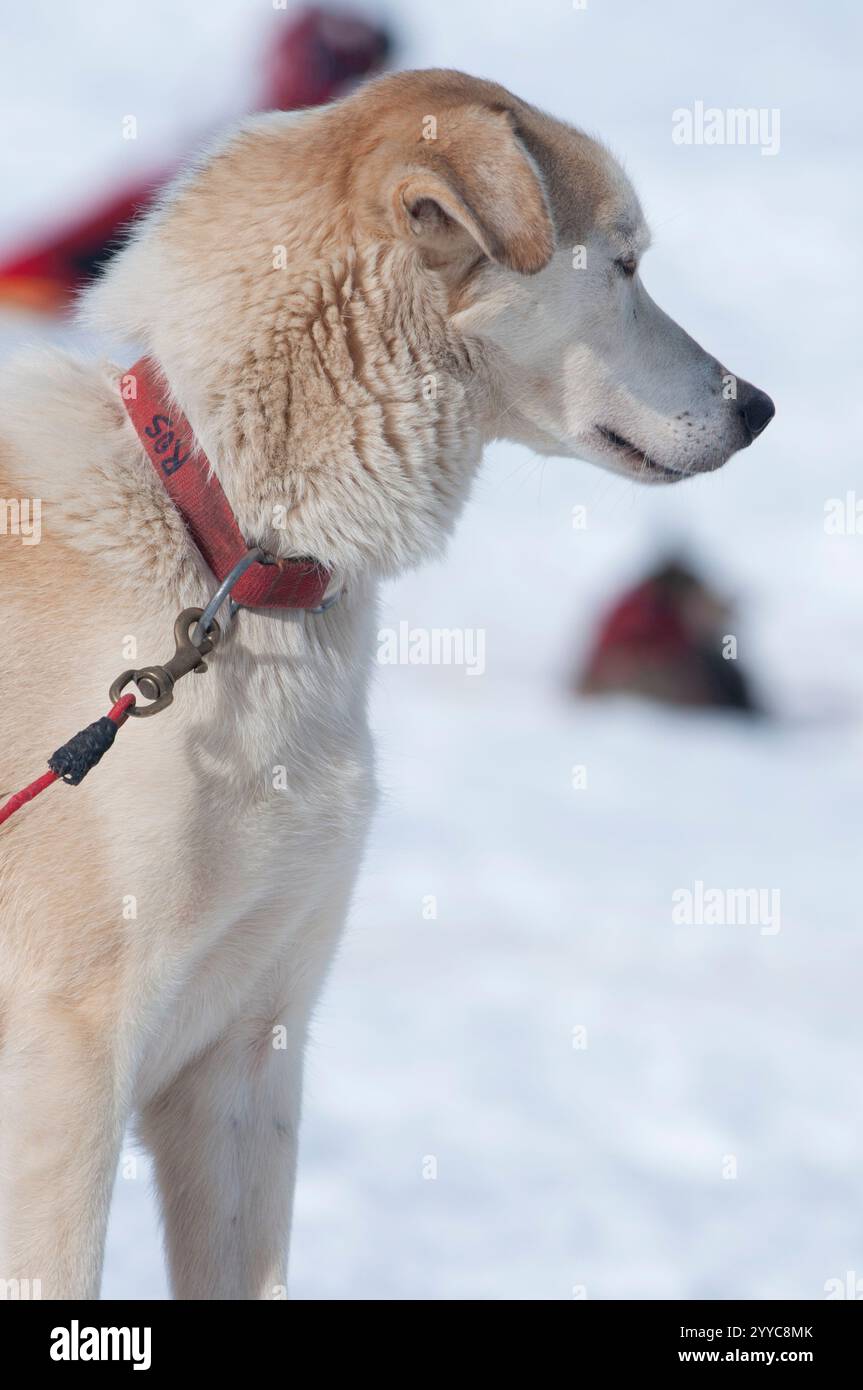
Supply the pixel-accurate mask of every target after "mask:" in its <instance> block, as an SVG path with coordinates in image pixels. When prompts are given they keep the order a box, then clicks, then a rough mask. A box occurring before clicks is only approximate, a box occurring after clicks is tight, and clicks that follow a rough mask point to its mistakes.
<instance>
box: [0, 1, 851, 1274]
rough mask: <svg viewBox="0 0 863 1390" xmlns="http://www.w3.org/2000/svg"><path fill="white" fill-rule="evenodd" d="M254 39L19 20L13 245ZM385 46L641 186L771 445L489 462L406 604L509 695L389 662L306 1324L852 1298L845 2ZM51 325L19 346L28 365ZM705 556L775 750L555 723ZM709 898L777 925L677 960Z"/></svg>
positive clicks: (8, 106) (45, 7)
mask: <svg viewBox="0 0 863 1390" xmlns="http://www.w3.org/2000/svg"><path fill="white" fill-rule="evenodd" d="M825 9H826V7H825ZM267 10H268V7H267V6H263V7H262V6H260V5H259V4H257V3H254V0H209V3H208V4H207V5H206V6H203V7H202V6H187V7H183V8H182V9H179V8H178V7H176V6H174V5H173V4H168V3H167V0H147V2H146V3H144V0H126V3H124V5H123V6H121V7H117V6H116V5H114V4H110V3H107V0H105V3H103V0H88V3H86V4H84V3H83V0H81V2H80V3H77V4H70V5H68V6H66V7H64V9H63V10H62V11H58V10H57V9H56V7H54V6H53V5H49V4H48V3H47V0H40V2H39V3H33V4H31V5H29V6H27V7H21V8H20V9H17V10H16V11H15V12H14V13H13V14H11V15H10V14H7V15H5V16H4V29H5V39H6V42H5V47H4V57H5V60H6V61H5V64H4V68H6V69H8V70H4V71H3V72H0V110H2V117H3V125H4V127H5V128H6V129H7V132H8V134H9V138H7V140H5V141H4V142H3V148H2V152H0V160H2V163H0V170H2V175H3V178H2V186H3V189H4V194H5V203H6V204H7V205H6V206H4V207H3V208H2V209H0V239H2V240H3V241H5V242H6V243H9V242H11V241H12V240H13V239H14V237H15V236H16V235H17V234H18V233H19V232H20V231H21V230H22V229H23V228H25V227H26V226H27V225H28V223H30V222H31V221H33V220H36V221H38V220H39V219H40V218H42V217H44V216H45V215H47V214H48V213H49V212H50V211H51V210H53V209H54V208H55V207H56V206H58V205H59V204H61V203H63V202H69V201H70V200H73V199H74V198H76V197H82V198H83V197H84V196H85V195H87V194H89V193H90V192H91V191H92V190H93V188H94V187H97V186H99V185H100V184H101V183H103V182H105V183H106V182H108V181H109V180H111V179H113V178H117V177H119V176H120V173H121V172H126V171H128V162H129V161H134V162H135V164H136V167H137V168H141V167H147V166H149V165H152V166H154V167H159V166H160V165H161V164H162V162H163V161H164V159H165V158H166V157H170V155H171V154H172V153H173V152H174V151H175V150H177V149H179V148H181V147H182V145H183V143H184V142H185V140H186V139H188V138H189V136H190V135H192V134H193V133H194V132H196V131H197V130H205V129H206V128H207V127H208V126H209V125H210V124H211V123H212V121H213V120H215V119H218V118H219V117H220V116H221V115H224V114H230V112H232V111H233V110H237V109H239V108H240V107H241V106H242V103H243V99H244V96H245V93H246V90H247V88H246V87H244V81H245V79H243V78H242V77H241V76H240V75H238V73H237V70H236V55H237V53H238V52H239V53H249V52H252V51H254V43H255V41H256V39H257V31H258V29H259V27H260V25H261V24H262V23H265V22H267V15H263V17H262V11H267ZM389 13H391V14H392V16H393V18H394V20H395V21H396V22H397V24H398V27H399V29H400V31H401V33H402V36H403V40H404V44H403V49H402V54H401V60H402V62H403V64H404V65H409V66H431V65H453V66H460V67H463V68H466V69H468V70H472V71H474V72H478V73H481V74H483V75H487V76H493V77H496V78H497V79H499V80H501V81H503V82H504V83H505V84H507V85H509V86H510V87H512V88H513V89H514V90H516V91H518V92H519V93H520V94H521V95H523V96H525V97H527V98H528V99H530V100H533V101H536V102H538V103H539V104H542V105H544V106H546V107H547V108H548V109H549V110H552V111H553V112H555V114H557V115H560V116H563V117H567V118H569V119H572V120H573V121H575V122H576V123H579V124H582V125H584V126H586V127H587V128H589V129H591V130H596V131H599V132H601V133H602V134H603V136H604V137H605V138H606V139H607V140H608V142H609V143H610V144H611V146H612V147H613V148H614V149H615V150H616V151H618V152H621V153H623V154H624V155H625V157H626V162H627V165H628V167H629V169H630V172H631V173H632V174H633V176H634V178H635V181H636V183H637V185H638V187H639V188H640V190H641V193H642V196H643V201H644V203H645V206H646V209H647V211H648V215H649V217H650V219H651V222H652V224H653V227H654V232H655V241H656V245H655V248H654V250H653V251H651V253H650V257H649V260H648V262H647V267H646V271H645V278H646V280H647V282H648V285H649V287H650V289H651V292H652V293H653V294H654V296H655V297H656V298H657V299H658V300H659V302H660V303H662V304H663V306H664V307H665V308H667V309H668V311H669V312H671V313H673V314H674V315H675V316H677V317H679V318H680V319H681V320H682V321H683V322H684V324H685V326H686V327H687V328H688V329H689V330H690V331H691V332H692V333H693V334H694V335H695V336H696V337H698V338H699V339H700V340H701V341H703V342H704V343H705V344H706V345H707V346H709V347H710V348H711V350H712V351H714V352H715V353H716V354H717V355H718V356H720V357H721V358H723V360H726V361H728V362H729V363H730V364H731V366H732V367H733V368H734V369H735V370H739V371H740V373H741V374H742V375H745V376H747V377H748V378H749V379H751V380H753V381H756V382H758V383H759V384H760V385H762V386H764V387H765V388H766V389H768V390H769V391H770V392H771V394H772V395H773V396H774V398H775V399H776V402H777V407H778V414H777V418H776V420H775V422H774V423H773V424H772V426H771V428H770V430H769V431H768V433H767V435H766V436H765V438H764V439H763V440H762V441H760V443H759V444H758V446H757V447H756V448H755V449H754V450H752V451H751V452H750V453H748V454H744V455H742V456H741V457H740V458H738V459H737V460H735V461H733V462H732V463H731V464H730V465H729V467H728V468H727V469H726V470H725V471H723V472H722V473H721V474H719V475H717V476H714V477H711V478H705V479H702V480H699V481H696V482H694V483H692V484H689V485H687V486H686V487H685V488H681V489H675V490H669V491H665V490H657V491H646V490H639V489H638V488H636V487H634V486H632V485H630V484H627V483H625V482H623V481H621V480H617V479H613V478H610V477H608V476H607V475H603V474H600V473H598V472H596V471H594V470H591V469H589V468H587V467H586V466H584V465H581V464H572V463H567V462H561V461H552V462H548V463H542V464H539V463H537V462H536V461H535V460H531V459H530V458H529V456H528V455H527V454H526V453H525V452H524V451H522V450H519V449H516V448H514V447H509V446H500V447H498V448H496V449H495V450H493V451H492V454H491V456H490V458H489V461H488V464H487V467H486V469H485V471H484V473H483V476H482V478H481V479H480V482H479V483H478V486H477V489H476V495H475V500H474V502H473V504H472V505H471V507H470V509H469V511H468V514H467V516H466V518H465V520H464V523H463V525H462V526H461V528H460V531H459V533H458V535H457V537H456V539H455V541H454V543H453V546H452V549H451V553H450V556H449V558H448V561H447V563H446V564H445V565H439V566H434V567H429V568H427V569H426V570H424V571H422V572H421V573H419V574H417V575H412V576H408V577H407V578H405V579H404V580H403V581H401V582H400V583H398V584H396V585H393V586H391V587H390V588H389V589H388V590H387V592H386V594H385V596H384V603H383V607H382V625H386V626H397V625H398V623H399V622H400V621H402V620H406V621H408V622H410V623H411V625H412V626H423V625H427V626H434V627H448V628H455V627H464V628H482V629H484V631H485V633H486V660H487V669H486V672H485V674H484V675H483V676H481V677H471V676H468V675H466V674H465V673H464V672H463V671H459V670H454V669H451V668H444V667H405V666H394V667H393V666H382V667H381V668H380V670H379V674H378V680H377V687H376V692H375V701H374V722H375V726H376V729H377V732H378V742H379V748H380V756H381V769H382V779H383V783H384V788H385V798H384V804H383V806H382V808H381V812H380V814H379V816H378V819H377V824H376V829H375V833H374V836H373V842H372V845H371V849H370V853H369V855H368V859H367V864H366V868H365V871H364V874H363V876H362V880H361V883H360V887H359V891H358V894H357V900H356V905H355V909H354V912H353V915H352V922H351V927H350V930H349V932H348V934H347V937H346V941H345V944H344V948H343V951H342V953H341V957H340V959H339V961H338V963H337V965H336V968H335V970H334V972H333V975H332V979H331V982H330V985H329V987H328V988H327V991H326V993H325V996H324V998H323V1000H322V1003H321V1006H320V1008H319V1011H318V1015H317V1021H316V1025H315V1040H314V1045H313V1047H312V1049H311V1054H310V1059H309V1067H308V1076H307V1088H306V1095H307V1100H306V1112H305V1123H304V1132H303V1146H302V1160H301V1176H300V1184H299V1191H298V1202H297V1216H296V1228H295V1238H294V1245H293V1256H292V1262H293V1281H292V1283H293V1293H294V1295H295V1296H297V1297H300V1298H328V1299H329V1298H348V1299H352V1298H372V1299H378V1298H380V1299H405V1298H406V1299H442V1298H470V1299H499V1298H500V1299H522V1298H529V1299H567V1298H571V1297H573V1292H574V1290H580V1289H582V1288H584V1289H586V1292H587V1296H588V1297H590V1298H608V1297H623V1298H631V1297H648V1298H651V1297H652V1298H656V1297H659V1298H664V1297H697V1298H725V1297H732V1296H743V1297H753V1298H760V1297H768V1296H779V1297H786V1298H817V1297H819V1296H823V1288H824V1283H825V1281H826V1280H827V1279H831V1278H844V1276H845V1273H846V1271H848V1270H857V1271H863V1216H861V1204H860V1201H859V1188H860V1178H859V1174H860V1170H861V1124H860V1097H859V1089H860V1088H859V1081H858V1077H859V1074H860V1069H861V1061H863V1047H861V1037H860V1008H859V995H860V985H861V978H863V946H861V938H860V932H859V909H858V903H859V897H860V892H859V888H860V884H859V870H858V864H859V839H860V835H859V827H860V823H861V813H863V778H861V762H863V758H861V754H863V724H861V720H860V714H859V711H860V708H861V694H863V640H861V639H863V616H861V605H860V602H859V594H860V592H861V583H860V581H861V577H863V576H861V567H863V539H861V537H860V536H827V535H825V532H824V527H823V516H824V504H825V501H826V500H827V499H828V498H831V497H844V495H845V493H846V492H847V491H848V490H852V489H854V488H855V486H856V480H857V472H856V463H857V460H856V459H855V458H854V457H853V455H852V454H851V451H850V449H849V441H851V440H858V439H859V438H860V434H861V429H860V425H861V420H860V411H861V406H860V400H861V393H860V391H859V389H858V361H857V358H856V356H855V353H854V351H853V348H854V344H855V338H856V335H857V322H856V320H857V317H858V315H859V308H860V306H859V291H857V289H856V275H855V272H854V266H855V265H856V260H857V255H856V252H857V245H856V243H857V239H858V237H857V228H858V226H859V214H860V203H861V198H860V192H859V180H858V179H857V178H856V177H854V176H852V177H849V170H851V169H852V168H854V167H856V166H859V151H858V150H857V149H856V148H855V147H854V141H855V139H856V132H857V131H858V130H859V128H860V111H859V105H860V95H859V93H860V84H859V81H858V80H857V76H856V73H855V72H854V70H853V68H852V64H853V63H854V62H855V59H856V54H857V53H858V52H859V45H860V38H861V27H863V26H861V19H860V16H859V12H858V10H857V8H856V7H855V6H853V5H851V4H844V3H833V4H831V6H830V7H829V10H827V12H826V13H825V10H824V9H822V11H821V12H819V13H816V12H815V11H814V10H813V9H812V7H811V6H809V5H808V4H805V3H803V2H802V0H793V2H792V3H788V0H782V2H780V0H759V3H757V4H751V3H743V0H732V2H731V3H729V4H727V5H724V6H722V7H719V8H718V9H717V7H716V6H715V5H713V4H709V3H707V0H699V2H698V3H694V2H693V0H662V3H660V4H657V5H651V6H646V5H642V4H639V3H637V0H605V3H603V2H602V0H588V7H587V9H586V10H585V11H579V10H577V9H575V8H574V7H573V6H572V5H571V4H570V3H568V0H531V3H528V0H519V3H515V0H511V2H510V3H503V0H498V2H497V3H495V4H493V5H492V4H491V3H490V0H483V3H473V4H470V5H465V4H464V3H463V0H460V2H459V3H455V0H436V3H435V5H433V6H419V7H414V6H408V5H407V4H406V3H403V4H399V5H396V4H391V5H390V7H389ZM169 21H170V28H171V43H170V44H166V43H165V41H164V36H165V34H166V32H167V27H168V24H169ZM132 38H133V40H134V41H132ZM70 54H72V55H74V59H75V61H74V62H70V61H69V55H70ZM696 99H701V100H704V101H705V102H706V103H707V104H714V105H719V106H722V107H730V106H747V105H755V106H759V107H770V108H772V107H778V108H779V109H780V111H781V121H782V125H781V130H782V146H781V150H780V153H779V154H778V155H777V156H776V157H774V158H770V157H764V156H761V155H760V153H759V151H758V150H757V149H752V148H746V147H744V148H740V147H729V148H703V147H702V148H681V147H678V146H675V145H673V144H672V142H671V139H670V125H671V112H672V110H673V109H674V108H676V107H679V106H685V105H690V104H691V103H692V102H693V101H695V100H696ZM128 111H133V112H135V113H136V114H137V115H138V117H139V122H140V125H141V131H142V135H141V139H140V140H139V142H137V144H136V145H135V146H133V147H130V145H129V144H128V143H127V144H125V145H124V144H123V143H122V142H121V141H120V140H119V137H118V134H117V131H118V129H119V123H120V120H121V118H122V115H123V114H125V113H126V112H128ZM855 157H856V158H855ZM124 161H126V162H127V163H126V164H125V165H124V163H123V162H124ZM121 166H122V168H121ZM39 331H41V330H40V329H39V327H38V326H37V325H32V324H31V323H29V322H26V323H25V322H24V321H19V320H16V321H11V320H7V321H6V323H5V324H3V325H0V347H2V349H3V350H6V349H8V347H9V346H11V345H12V344H13V343H14V342H17V341H18V340H20V339H21V338H22V337H23V336H33V334H34V333H37V332H39ZM55 336H57V335H55ZM577 505H584V506H586V507H587V509H588V526H587V529H586V530H584V531H576V530H573V528H572V525H571V516H572V508H573V507H574V506H577ZM516 538H518V544H517V547H516ZM678 541H683V542H684V543H686V544H688V545H689V546H691V547H692V549H693V550H694V551H695V552H696V553H697V554H699V555H700V556H701V557H702V558H704V559H705V561H706V563H707V564H708V566H709V568H710V571H711V573H712V574H713V576H714V577H715V578H716V579H717V581H718V582H719V583H720V584H721V585H722V586H723V587H724V588H726V589H727V590H728V591H729V592H731V593H733V594H735V595H736V596H737V597H738V599H739V601H740V605H741V621H740V625H739V638H740V651H741V656H742V657H745V658H748V659H749V663H750V667H751V669H752V672H753V674H754V675H755V677H756V678H757V680H758V682H759V685H760V687H761V689H762V691H763V692H764V695H765V698H767V699H768V700H769V701H770V702H771V703H772V705H773V706H774V708H775V709H776V710H777V711H778V712H779V716H780V717H779V718H777V719H776V720H775V721H774V722H772V723H765V724H764V725H763V726H761V727H758V728H756V727H754V726H752V727H747V726H746V725H745V724H742V723H740V722H737V721H735V720H733V719H727V718H719V717H715V716H705V715H680V714H670V713H668V712H666V711H662V710H655V709H652V708H651V707H648V706H644V705H641V704H638V703H636V702H634V701H625V700H621V701H619V702H609V703H607V704H604V705H594V704H589V703H585V702H580V703H579V702H573V701H570V700H568V699H567V698H565V696H564V694H563V693H562V688H563V683H564V680H565V675H566V671H567V669H568V668H569V666H570V665H571V663H572V661H573V660H574V659H575V656H576V653H577V650H578V649H579V645H580V644H581V643H582V642H583V641H584V640H585V638H586V635H587V633H588V632H589V630H590V627H591V624H592V623H593V621H594V620H595V617H596V614H597V612H598V610H599V608H600V607H601V605H602V604H603V603H604V602H605V601H606V599H607V597H608V595H610V594H611V593H613V592H614V590H615V589H616V588H617V587H618V586H619V585H620V584H621V583H622V582H623V581H624V580H625V579H626V578H627V577H629V576H631V575H634V574H636V573H638V571H639V569H640V567H641V565H642V564H643V563H644V562H645V560H646V559H647V558H649V557H650V556H652V555H653V554H654V553H655V552H656V550H657V548H659V547H660V546H661V545H664V544H666V543H671V542H678ZM525 555H528V556H529V557H530V574H531V583H530V585H529V586H528V585H526V584H525V579H524V568H525V567H524V560H523V557H524V556H525ZM528 588H529V590H530V592H528ZM537 594H540V595H541V596H542V597H541V599H540V600H539V601H537V599H536V597H535V596H536V595H537ZM574 765H584V766H585V767H586V769H587V779H588V784H587V788H586V789H585V790H579V791H576V790H573V788H572V785H571V772H572V768H573V766H574ZM698 879H700V880H702V881H704V882H705V883H706V884H708V885H711V886H718V887H744V886H745V887H754V886H758V887H763V888H776V889H779V890H780V893H781V930H780V931H779V932H778V933H777V934H775V935H766V934H761V933H760V932H759V929H758V928H757V927H729V926H725V927H716V926H686V927H682V926H675V925H674V924H673V922H672V918H671V894H672V892H673V891H674V890H675V889H678V888H680V887H686V886H692V884H693V883H694V882H695V881H696V880H698ZM429 895H433V896H434V897H435V898H436V900H437V917H436V919H433V920H427V918H426V917H425V916H424V915H423V905H424V902H425V901H426V900H427V898H428V896H429ZM576 1029H585V1030H586V1044H587V1045H586V1046H580V1045H578V1046H574V1042H576V1043H579V1044H580V1043H581V1042H582V1041H583V1040H584V1038H585V1035H583V1034H582V1033H574V1030H576ZM729 1157H731V1158H733V1159H735V1160H736V1165H737V1177H736V1178H734V1179H730V1178H726V1177H723V1167H725V1171H726V1172H727V1171H728V1163H729ZM430 1159H434V1160H435V1161H436V1164H437V1177H436V1178H434V1179H430V1178H428V1177H425V1176H424V1172H428V1171H429V1166H430V1165H429V1160H430ZM148 1178H149V1175H148V1169H147V1164H146V1161H145V1160H144V1159H139V1162H138V1165H137V1175H136V1177H135V1178H124V1177H122V1176H121V1177H120V1178H119V1179H118V1184H117V1193H116V1203H115V1208H114V1212H113V1217H112V1224H111V1232H110V1238H109V1248H108V1259H107V1269H106V1277H105V1286H104V1293H105V1296H106V1297H122V1298H129V1297H147V1298H153V1297H163V1296H165V1294H166V1285H165V1279H164V1274H163V1271H162V1260H161V1253H160V1249H159V1239H158V1232H157V1225H156V1218H155V1214H154V1207H153V1203H152V1199H151V1195H150V1191H149V1181H148Z"/></svg>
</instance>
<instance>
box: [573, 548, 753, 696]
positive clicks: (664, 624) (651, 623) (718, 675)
mask: <svg viewBox="0 0 863 1390" xmlns="http://www.w3.org/2000/svg"><path fill="white" fill-rule="evenodd" d="M730 618H731V609H730V607H729V606H728V604H727V603H725V602H724V600H723V599H721V598H720V597H719V596H718V595H717V594H715V593H713V591H712V590H711V589H710V587H709V586H708V585H707V583H706V582H705V581H704V580H702V579H700V578H699V577H698V575H697V574H695V573H694V571H693V570H692V569H690V568H689V567H688V566H687V565H685V564H684V563H683V562H682V561H680V560H678V559H670V560H666V561H663V563H662V564H661V565H660V566H659V567H658V568H657V569H655V570H654V571H653V572H652V573H650V574H649V575H648V576H647V578H646V579H644V580H642V582H641V583H640V584H637V585H636V586H635V588H633V589H629V590H627V592H626V593H624V594H623V595H622V597H621V598H620V599H618V601H617V603H616V604H615V605H614V607H613V608H612V609H611V610H610V612H608V613H607V614H606V615H605V617H604V619H603V620H602V622H601V624H600V627H599V631H598V633H597V635H596V638H595V640H594V643H593V646H592V649H591V651H590V653H589V655H588V658H587V661H586V663H585V666H584V669H583V671H582V672H581V674H580V675H579V676H578V677H577V678H576V681H575V689H576V690H577V691H578V692H579V693H580V694H583V695H606V694H610V693H613V692H614V693H617V692H625V693H628V694H632V695H643V696H645V697H647V698H648V699H652V700H662V701H664V702H665V703H666V704H672V705H695V706H713V707H718V708H722V709H733V710H738V711H743V712H745V713H748V714H756V713H760V711H759V709H758V705H757V704H756V701H755V700H754V699H753V696H752V693H751V691H750V688H749V683H748V681H747V679H746V677H745V675H744V674H743V672H742V671H741V669H740V664H739V661H737V659H736V658H735V657H732V656H728V655H725V654H724V651H725V649H726V645H727V638H728V636H729V635H730V634H729V632H728V625H729V620H730Z"/></svg>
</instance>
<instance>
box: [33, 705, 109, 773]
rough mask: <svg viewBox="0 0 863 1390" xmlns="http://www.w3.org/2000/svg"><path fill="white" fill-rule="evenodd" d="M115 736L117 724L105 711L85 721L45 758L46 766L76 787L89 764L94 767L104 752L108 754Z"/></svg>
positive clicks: (89, 767) (87, 769) (86, 771)
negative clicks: (85, 722)
mask: <svg viewBox="0 0 863 1390" xmlns="http://www.w3.org/2000/svg"><path fill="white" fill-rule="evenodd" d="M116 737H117V725H116V724H115V723H114V721H113V719H109V718H108V716H107V714H103V715H102V718H101V719H97V720H96V722H95V724H88V725H87V727H86V729H82V730H81V732H80V733H79V734H74V735H73V736H72V738H70V739H69V742H68V743H64V744H63V746H62V748H58V749H57V752H56V753H52V754H51V756H50V758H49V759H48V766H49V767H50V769H51V771H52V772H56V774H57V776H58V777H61V778H62V779H63V781H64V782H68V783H69V785H70V786H71V787H77V785H78V783H79V782H81V781H83V779H84V778H85V777H86V776H87V773H88V772H89V771H90V769H91V768H92V767H95V766H96V764H97V762H98V761H99V759H100V758H101V757H102V756H103V754H105V753H107V751H108V749H109V748H110V747H111V744H112V743H113V742H114V739H115V738H116Z"/></svg>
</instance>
